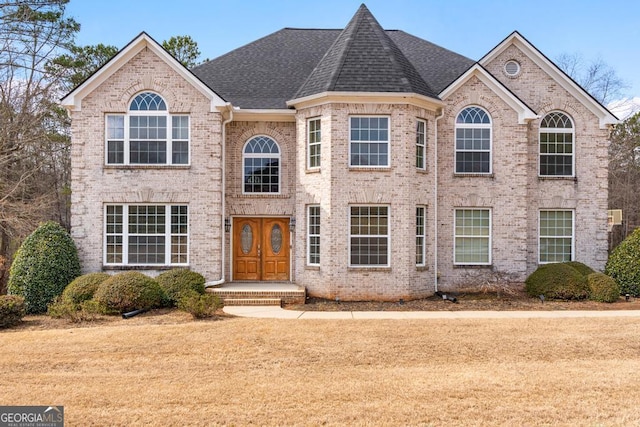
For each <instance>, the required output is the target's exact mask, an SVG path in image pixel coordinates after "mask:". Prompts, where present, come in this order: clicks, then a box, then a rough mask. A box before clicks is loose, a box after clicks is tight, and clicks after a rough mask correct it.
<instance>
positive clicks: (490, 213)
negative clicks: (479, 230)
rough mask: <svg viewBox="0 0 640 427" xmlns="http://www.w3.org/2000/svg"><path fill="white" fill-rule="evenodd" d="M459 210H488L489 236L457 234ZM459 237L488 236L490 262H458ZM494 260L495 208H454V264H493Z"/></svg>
mask: <svg viewBox="0 0 640 427" xmlns="http://www.w3.org/2000/svg"><path fill="white" fill-rule="evenodd" d="M457 211H487V212H489V234H488V236H486V237H485V236H475V235H473V236H467V235H460V236H458V235H457V234H456V212H457ZM458 237H461V238H462V237H471V238H487V240H488V251H489V253H488V257H487V258H488V262H457V261H456V238H458ZM492 262H493V210H492V209H491V208H482V207H480V208H479V207H473V208H471V207H457V208H454V209H453V265H460V266H465V265H491V263H492Z"/></svg>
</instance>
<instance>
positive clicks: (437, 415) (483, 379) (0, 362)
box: [0, 312, 640, 426]
mask: <svg viewBox="0 0 640 427" xmlns="http://www.w3.org/2000/svg"><path fill="white" fill-rule="evenodd" d="M186 316H187V315H184V314H182V313H178V312H172V313H169V314H166V313H165V314H162V315H158V314H154V313H148V314H145V315H143V316H138V317H136V318H134V319H130V320H122V319H113V320H111V321H108V322H103V323H100V324H97V325H96V324H84V325H81V326H80V327H67V326H64V325H63V324H57V323H54V324H46V321H43V320H38V318H30V320H29V321H28V322H27V324H26V326H22V327H19V328H17V329H11V330H5V331H2V332H0V349H1V357H0V372H1V375H0V404H1V405H9V404H11V405H64V408H65V418H66V421H67V422H66V425H68V426H90V425H100V426H107V425H108V426H117V425H127V426H129V425H149V426H151V425H154V426H155V425H180V426H186V425H217V424H221V425H426V426H430V425H434V426H445V425H446V426H450V425H470V426H474V425H476V426H481V425H482V426H484V425H492V426H495V425H507V426H515V425H519V426H520V425H531V426H538V425H553V426H557V425H567V426H569V425H570V426H576V425H585V426H596V425H598V426H600V425H602V426H619V425H639V424H640V409H639V407H638V404H639V402H640V387H639V384H640V382H639V381H638V372H640V328H639V326H638V320H637V319H624V318H618V319H613V318H607V319H560V320H549V319H532V320H446V321H444V320H420V321H409V320H375V321H365V320H339V321H334V320H265V319H258V320H256V319H241V318H225V319H222V320H217V321H191V320H190V319H189V318H187V317H186ZM42 322H45V325H44V326H43V324H42Z"/></svg>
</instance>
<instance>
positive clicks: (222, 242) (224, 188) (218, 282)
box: [205, 102, 233, 288]
mask: <svg viewBox="0 0 640 427" xmlns="http://www.w3.org/2000/svg"><path fill="white" fill-rule="evenodd" d="M226 107H227V108H228V110H229V118H228V119H227V120H224V121H223V122H222V158H221V165H220V168H221V169H222V171H221V173H222V197H221V198H222V210H221V215H220V231H221V236H222V237H221V238H220V248H221V251H220V252H221V260H220V267H221V270H220V280H216V281H215V282H208V283H206V284H205V287H206V288H211V287H214V286H218V285H221V284H223V283H224V282H225V281H226V277H225V274H224V271H225V253H226V252H225V246H226V245H225V243H226V240H227V232H226V231H225V229H224V219H225V215H226V212H227V202H226V200H227V198H226V194H225V193H226V191H227V174H226V172H225V170H224V169H225V166H226V165H227V156H226V153H227V124H229V123H230V122H231V121H233V106H231V104H230V103H229V102H227V104H226Z"/></svg>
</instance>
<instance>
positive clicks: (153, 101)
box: [106, 92, 189, 165]
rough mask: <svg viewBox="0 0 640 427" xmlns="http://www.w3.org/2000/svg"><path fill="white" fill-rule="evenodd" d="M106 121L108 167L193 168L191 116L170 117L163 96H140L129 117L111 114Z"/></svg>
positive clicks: (133, 103)
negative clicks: (190, 136)
mask: <svg viewBox="0 0 640 427" xmlns="http://www.w3.org/2000/svg"><path fill="white" fill-rule="evenodd" d="M106 121H107V131H106V133H107V149H106V163H107V164H109V165H151V164H152V165H186V164H189V116H187V115H171V114H169V113H168V111H167V104H166V103H165V101H164V99H162V97H161V96H160V95H158V94H156V93H153V92H142V93H139V94H138V95H136V96H135V97H134V98H133V99H132V100H131V103H130V104H129V111H128V112H127V114H109V115H107V117H106Z"/></svg>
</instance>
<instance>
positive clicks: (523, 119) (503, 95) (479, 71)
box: [440, 64, 539, 125]
mask: <svg viewBox="0 0 640 427" xmlns="http://www.w3.org/2000/svg"><path fill="white" fill-rule="evenodd" d="M474 76H475V77H477V78H478V80H480V81H481V82H482V83H483V84H484V85H485V86H487V87H488V88H489V89H490V90H491V91H492V92H494V93H495V94H496V95H498V96H499V97H500V99H502V100H503V101H504V102H505V103H506V104H507V105H509V107H511V108H512V109H513V110H514V111H515V112H516V113H518V124H521V125H523V124H527V122H529V121H530V120H534V119H538V118H539V116H538V115H537V114H536V113H535V112H534V111H533V110H532V109H531V108H529V107H528V106H527V105H526V104H525V103H524V102H522V101H521V100H520V99H518V97H516V96H515V95H514V94H513V93H512V92H511V91H510V90H508V89H507V88H506V87H505V86H504V85H503V84H502V83H500V82H499V81H498V80H496V78H495V77H493V76H492V75H491V74H489V73H488V72H487V70H485V69H484V68H483V67H481V66H480V65H478V64H475V65H473V66H472V67H471V68H469V69H468V70H467V71H466V72H465V73H464V74H463V75H461V76H460V77H458V78H457V79H456V80H454V81H453V82H452V83H451V84H450V85H449V86H447V87H446V88H445V89H444V90H443V91H442V92H440V98H442V99H443V100H444V99H447V98H448V97H450V96H451V95H452V94H453V93H454V92H455V91H457V90H458V89H459V88H460V87H461V86H462V85H464V84H465V83H466V82H467V81H468V80H469V79H471V78H472V77H474Z"/></svg>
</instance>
